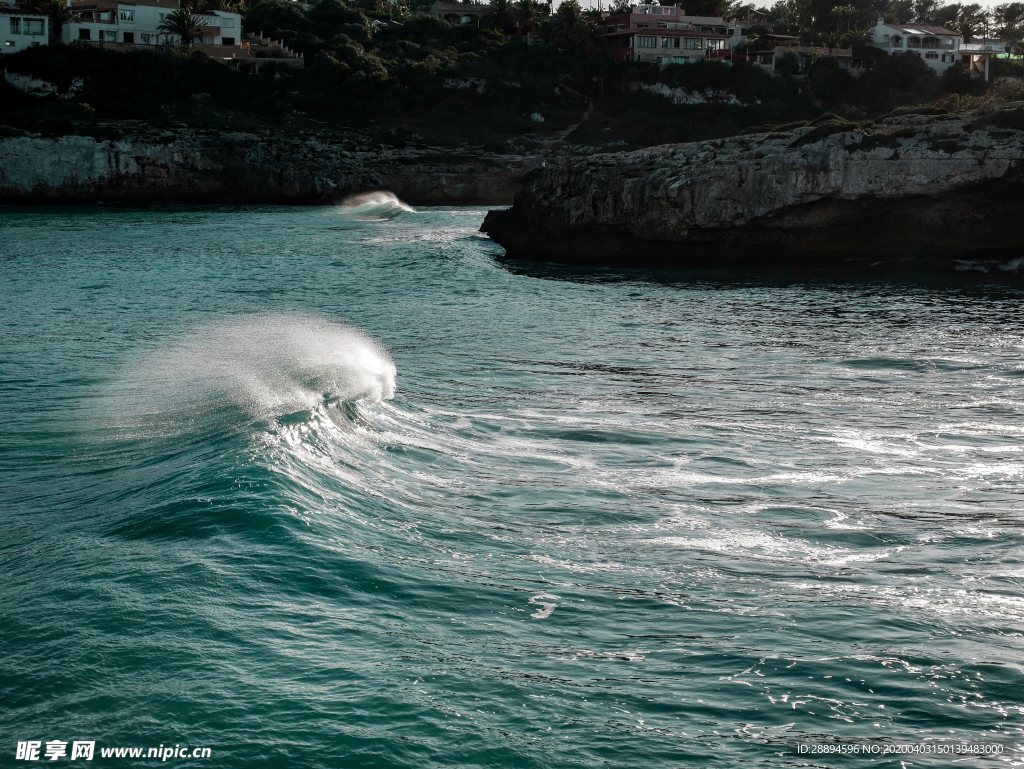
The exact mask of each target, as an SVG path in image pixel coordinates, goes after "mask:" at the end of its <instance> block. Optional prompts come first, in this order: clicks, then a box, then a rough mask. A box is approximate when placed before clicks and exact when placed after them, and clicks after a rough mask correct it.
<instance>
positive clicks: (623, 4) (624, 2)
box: [608, 0, 629, 13]
mask: <svg viewBox="0 0 1024 769" xmlns="http://www.w3.org/2000/svg"><path fill="white" fill-rule="evenodd" d="M608 10H609V11H610V12H611V13H629V0H614V2H613V3H612V4H611V5H609V6H608Z"/></svg>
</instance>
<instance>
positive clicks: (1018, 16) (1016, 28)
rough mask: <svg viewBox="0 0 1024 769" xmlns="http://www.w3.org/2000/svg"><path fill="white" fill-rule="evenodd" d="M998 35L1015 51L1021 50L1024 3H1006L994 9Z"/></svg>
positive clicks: (1023, 29)
mask: <svg viewBox="0 0 1024 769" xmlns="http://www.w3.org/2000/svg"><path fill="white" fill-rule="evenodd" d="M992 21H993V23H994V24H995V34H996V36H997V37H998V38H999V39H1000V40H1002V41H1003V42H1005V43H1007V45H1008V46H1009V47H1010V48H1011V49H1012V51H1013V53H1015V54H1019V53H1020V52H1021V48H1022V47H1024V46H1022V44H1021V43H1022V40H1024V3H1004V4H1003V5H997V6H996V7H995V8H993V9H992Z"/></svg>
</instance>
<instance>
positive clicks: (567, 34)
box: [549, 0, 597, 50]
mask: <svg viewBox="0 0 1024 769" xmlns="http://www.w3.org/2000/svg"><path fill="white" fill-rule="evenodd" d="M596 29H597V25H596V24H594V22H592V21H588V20H587V19H586V18H585V17H584V15H583V7H582V6H581V5H580V4H579V0H565V2H563V3H562V4H561V5H560V6H558V10H557V11H556V12H555V14H554V15H553V16H552V17H551V21H550V22H549V35H550V40H551V44H552V45H554V46H555V47H557V48H580V49H583V50H590V49H591V48H593V47H594V43H595V42H596V41H595V40H594V32H595V30H596Z"/></svg>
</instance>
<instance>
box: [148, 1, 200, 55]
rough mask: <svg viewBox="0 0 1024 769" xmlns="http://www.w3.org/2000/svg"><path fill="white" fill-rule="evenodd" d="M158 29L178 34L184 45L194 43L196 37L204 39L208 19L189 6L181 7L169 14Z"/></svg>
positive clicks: (169, 33)
mask: <svg viewBox="0 0 1024 769" xmlns="http://www.w3.org/2000/svg"><path fill="white" fill-rule="evenodd" d="M157 29H159V30H160V31H161V32H163V33H164V34H166V35H177V36H178V37H180V38H181V45H182V46H183V47H184V46H188V45H192V41H193V40H195V39H196V38H199V39H200V40H201V39H202V37H203V31H204V30H205V29H206V21H205V20H204V19H203V17H202V16H200V15H199V14H197V13H193V12H192V11H191V10H189V9H188V8H181V9H179V10H177V11H172V12H171V13H169V14H167V16H166V17H165V18H164V20H163V21H161V22H160V26H159V27H157Z"/></svg>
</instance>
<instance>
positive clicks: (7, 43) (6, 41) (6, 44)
mask: <svg viewBox="0 0 1024 769" xmlns="http://www.w3.org/2000/svg"><path fill="white" fill-rule="evenodd" d="M4 45H5V46H6V47H8V48H10V47H11V46H13V45H14V41H13V40H4Z"/></svg>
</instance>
